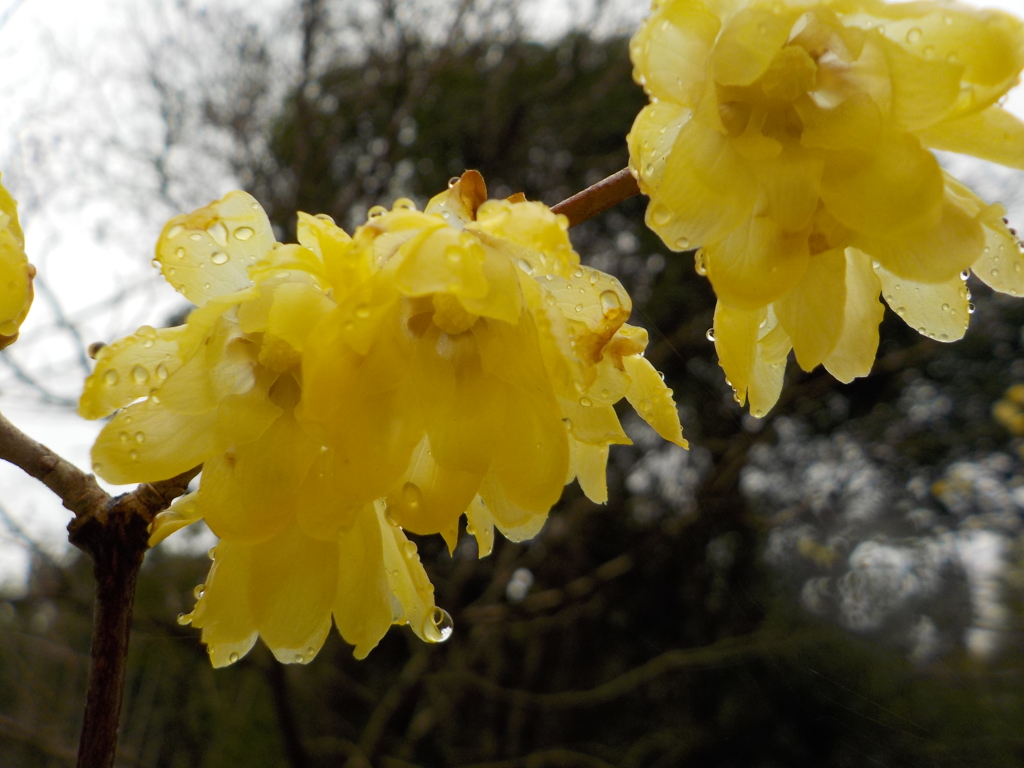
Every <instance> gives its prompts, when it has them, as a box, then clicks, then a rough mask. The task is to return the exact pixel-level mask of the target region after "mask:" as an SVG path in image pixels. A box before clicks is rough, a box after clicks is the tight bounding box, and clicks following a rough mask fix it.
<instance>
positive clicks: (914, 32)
mask: <svg viewBox="0 0 1024 768" xmlns="http://www.w3.org/2000/svg"><path fill="white" fill-rule="evenodd" d="M920 40H921V30H920V29H918V28H917V27H914V28H912V29H911V30H910V31H909V32H907V42H908V43H910V44H914V43H917V42H920Z"/></svg>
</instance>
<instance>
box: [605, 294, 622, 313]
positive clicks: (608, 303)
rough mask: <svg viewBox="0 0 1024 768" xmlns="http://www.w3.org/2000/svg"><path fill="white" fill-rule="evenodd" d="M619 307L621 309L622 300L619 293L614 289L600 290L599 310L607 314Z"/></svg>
mask: <svg viewBox="0 0 1024 768" xmlns="http://www.w3.org/2000/svg"><path fill="white" fill-rule="evenodd" d="M619 309H622V301H621V300H620V299H619V294H617V293H616V292H615V291H602V292H601V311H602V312H604V314H605V315H606V316H607V315H610V314H612V313H613V312H615V311H616V310H619Z"/></svg>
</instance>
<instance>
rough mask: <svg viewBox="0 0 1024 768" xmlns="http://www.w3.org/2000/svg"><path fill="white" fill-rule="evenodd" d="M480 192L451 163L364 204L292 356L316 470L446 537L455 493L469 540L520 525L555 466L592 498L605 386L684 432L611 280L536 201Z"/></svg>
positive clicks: (607, 417)
mask: <svg viewBox="0 0 1024 768" xmlns="http://www.w3.org/2000/svg"><path fill="white" fill-rule="evenodd" d="M485 199H486V190H485V188H484V184H483V180H482V179H481V178H480V175H479V174H477V173H475V172H468V173H467V174H466V175H464V176H463V177H462V180H461V181H460V182H458V183H457V184H455V185H454V186H453V187H452V188H451V189H449V190H448V191H447V192H444V193H442V194H440V195H438V196H436V197H435V198H434V199H433V200H432V201H431V202H430V204H429V205H428V206H427V208H426V210H425V211H424V212H419V211H417V210H415V209H413V208H412V206H411V204H409V203H408V202H407V201H405V202H402V203H400V204H396V207H395V208H394V210H392V211H386V210H385V209H383V208H378V209H375V210H372V211H371V214H370V216H371V217H370V220H369V222H368V223H367V224H366V225H365V226H363V227H360V228H359V230H358V231H357V232H356V234H355V237H354V239H353V241H352V244H351V248H350V250H349V251H348V252H347V254H346V255H345V257H344V260H343V263H344V264H345V270H344V271H341V270H340V269H339V272H340V274H339V275H338V276H337V277H335V278H332V286H333V295H334V299H335V301H336V302H337V304H338V306H337V308H336V309H334V310H332V311H331V313H330V314H329V315H328V316H327V317H326V318H325V319H324V320H323V321H322V322H321V324H320V325H319V326H318V327H317V330H316V332H315V333H314V334H313V336H312V337H311V340H310V342H309V344H308V346H307V348H306V349H305V350H304V352H303V356H302V364H303V367H302V372H303V388H304V397H303V401H302V403H301V404H300V406H299V409H298V418H299V420H300V421H302V422H303V423H304V424H305V425H306V426H307V428H308V429H309V431H310V432H311V433H312V434H316V435H317V436H318V439H319V441H320V442H321V443H322V444H323V445H324V446H326V447H327V449H328V450H327V451H326V452H324V453H323V454H322V456H321V458H322V459H323V463H322V465H321V466H320V471H322V472H323V473H324V477H325V478H326V480H325V483H326V484H327V485H328V486H329V487H331V488H334V489H340V493H341V495H342V497H343V498H345V499H347V500H348V502H349V503H350V504H352V505H353V506H359V505H362V504H366V503H368V502H370V501H372V500H374V499H378V498H384V499H385V500H386V504H387V511H388V514H389V515H390V516H391V517H392V519H394V520H395V521H396V522H397V523H398V524H399V525H401V526H402V527H403V528H405V529H406V530H409V531H412V532H414V533H418V534H428V533H435V532H440V533H441V534H442V535H444V537H445V538H446V540H447V541H448V544H449V547H453V546H454V543H455V538H456V536H457V532H458V524H459V517H460V516H461V515H462V514H463V512H466V511H467V509H468V510H469V513H468V514H469V524H470V526H471V529H472V530H473V531H475V532H476V534H477V536H478V537H485V540H486V541H489V540H490V537H491V536H493V533H492V532H493V528H494V527H497V528H498V529H499V530H500V531H501V532H502V533H504V534H505V535H506V536H507V537H508V538H510V539H512V540H515V541H519V540H522V539H526V538H529V537H531V536H533V535H535V534H536V533H537V531H539V530H540V528H541V526H542V525H543V524H544V520H545V519H546V517H547V513H548V511H549V510H550V508H551V506H552V505H553V504H554V503H555V502H556V501H557V500H558V498H559V496H560V495H561V492H562V487H563V486H564V485H565V483H567V482H569V481H570V480H572V478H573V477H578V478H579V481H580V485H581V487H582V488H583V490H584V492H585V493H586V494H587V495H588V496H589V497H590V498H591V499H593V500H594V501H596V502H599V503H600V502H604V501H605V500H606V499H607V488H606V485H605V465H606V462H607V457H608V446H609V445H611V444H615V443H628V442H629V439H628V438H627V437H626V435H625V433H624V432H623V431H622V427H621V426H620V424H619V420H618V417H617V416H616V414H615V410H614V408H613V407H612V406H613V405H614V404H615V403H616V402H618V401H619V400H620V399H621V398H622V397H626V398H627V399H628V400H629V402H630V403H631V404H632V405H633V406H634V407H635V408H636V409H637V410H638V412H639V413H640V415H641V416H642V417H643V418H645V419H646V420H647V421H648V422H649V423H650V424H651V425H652V426H653V427H654V428H655V429H656V430H657V431H658V432H659V433H660V434H661V435H662V436H663V437H665V438H666V439H669V440H672V441H673V442H676V443H679V444H681V445H683V444H685V443H684V441H683V439H682V431H681V429H680V426H679V419H678V414H677V412H676V408H675V405H674V404H673V402H672V399H671V391H670V390H668V389H667V388H666V387H665V385H664V383H663V382H662V380H661V378H660V377H659V375H658V374H657V372H656V371H655V370H654V368H653V367H652V366H651V365H650V363H648V362H647V360H646V359H645V358H644V357H643V356H642V352H643V350H644V348H645V346H646V343H647V335H646V333H645V332H644V331H643V330H642V329H639V328H634V327H631V326H629V325H625V324H624V323H625V320H626V318H627V317H628V316H629V312H630V299H629V296H628V295H627V294H626V292H625V291H624V290H623V288H622V286H621V285H620V284H619V282H618V281H617V280H616V279H615V278H613V277H611V276H609V275H605V274H603V273H601V272H598V271H597V270H594V269H590V268H589V267H585V266H582V265H581V264H580V261H579V256H578V255H577V254H576V253H575V251H573V250H572V246H571V245H570V243H569V239H568V236H567V233H566V221H565V220H564V218H561V217H557V216H555V215H554V214H552V213H551V211H550V210H548V209H547V208H546V207H545V206H543V205H541V204H539V203H531V202H525V201H523V202H512V201H498V200H491V201H487V202H485ZM317 227H318V230H325V229H327V227H326V226H325V225H319V224H318V225H317ZM325 516H326V515H325V513H324V512H323V511H322V509H321V508H320V507H317V506H315V505H310V506H308V507H306V508H305V510H304V511H300V513H299V519H300V523H302V524H305V525H308V526H310V527H311V528H318V527H320V526H322V525H326V524H327V521H325V520H323V519H322V518H324V517H325ZM304 519H305V522H304V523H303V521H304ZM331 519H332V520H333V519H335V518H333V517H332V518H331ZM481 549H482V551H485V550H488V549H489V547H488V546H486V545H484V546H482V547H481Z"/></svg>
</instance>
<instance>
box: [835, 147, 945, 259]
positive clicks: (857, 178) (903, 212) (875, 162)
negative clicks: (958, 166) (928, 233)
mask: <svg viewBox="0 0 1024 768" xmlns="http://www.w3.org/2000/svg"><path fill="white" fill-rule="evenodd" d="M821 198H822V200H823V201H824V203H825V205H826V206H827V207H828V210H829V212H830V213H831V214H832V215H833V216H835V217H836V219H838V220H839V221H840V222H842V223H843V224H844V225H845V226H847V227H849V228H850V229H854V230H857V231H859V232H862V233H864V234H865V235H875V236H885V237H895V236H898V235H900V234H902V233H906V232H910V231H917V230H922V229H927V228H931V227H934V226H935V225H937V224H938V223H939V220H940V219H941V218H942V201H943V181H942V171H941V169H940V168H939V164H938V162H937V161H936V160H935V157H934V156H933V155H932V153H931V152H928V151H927V150H925V149H923V148H922V147H921V144H920V142H919V141H918V140H917V139H916V138H914V137H913V136H910V135H908V134H890V135H888V136H881V137H879V140H878V144H877V145H876V148H875V152H874V153H873V154H872V155H871V156H869V157H865V156H863V155H862V154H861V153H846V154H844V155H842V156H839V155H834V156H833V159H832V160H831V161H830V162H829V163H828V164H827V165H826V166H825V174H824V176H823V177H822V185H821ZM876 258H877V257H876Z"/></svg>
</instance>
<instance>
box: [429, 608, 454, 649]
mask: <svg viewBox="0 0 1024 768" xmlns="http://www.w3.org/2000/svg"><path fill="white" fill-rule="evenodd" d="M430 621H431V623H432V624H433V625H434V629H436V630H437V634H438V635H440V637H439V638H438V640H437V642H439V643H443V642H444V641H445V640H447V639H448V638H449V637H451V636H452V632H454V631H455V622H454V621H452V617H451V615H450V614H449V613H448V611H446V610H445V609H444V608H437V607H435V608H434V611H433V614H432V615H431V617H430Z"/></svg>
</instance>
